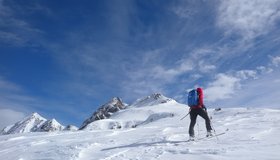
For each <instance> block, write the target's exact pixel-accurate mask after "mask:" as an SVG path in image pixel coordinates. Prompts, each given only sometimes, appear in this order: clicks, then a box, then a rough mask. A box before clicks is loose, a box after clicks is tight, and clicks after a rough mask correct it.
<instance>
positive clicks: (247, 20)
mask: <svg viewBox="0 0 280 160" xmlns="http://www.w3.org/2000/svg"><path fill="white" fill-rule="evenodd" d="M279 6H280V2H279V1H278V0H267V1H262V0H249V1H244V0H229V1H221V2H220V6H219V8H218V19H217V25H218V26H219V27H220V28H223V29H225V31H226V32H227V34H236V35H239V36H241V37H243V38H244V39H252V38H255V37H257V36H259V35H262V34H266V33H268V32H269V31H270V29H272V28H273V27H275V23H276V22H277V21H278V20H279V18H280V11H279Z"/></svg>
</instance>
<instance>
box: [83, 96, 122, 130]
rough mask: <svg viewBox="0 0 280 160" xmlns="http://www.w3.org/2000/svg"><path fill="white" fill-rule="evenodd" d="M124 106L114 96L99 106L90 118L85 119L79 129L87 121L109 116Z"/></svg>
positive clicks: (84, 125) (86, 123) (87, 122)
mask: <svg viewBox="0 0 280 160" xmlns="http://www.w3.org/2000/svg"><path fill="white" fill-rule="evenodd" d="M125 108H126V105H125V104H124V103H123V102H122V100H121V99H120V98H119V97H115V98H113V99H112V100H111V101H109V102H108V103H106V104H104V105H102V106H101V107H99V108H98V110H97V111H95V112H94V113H93V115H92V116H91V117H90V118H88V119H86V120H85V121H84V122H83V124H82V126H81V127H80V130H81V129H84V128H85V127H86V126H87V125H88V124H89V123H91V122H93V121H97V120H101V119H106V118H109V117H110V116H111V115H112V114H114V113H115V112H118V111H120V110H122V109H125Z"/></svg>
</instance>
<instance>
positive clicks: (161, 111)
mask: <svg viewBox="0 0 280 160" xmlns="http://www.w3.org/2000/svg"><path fill="white" fill-rule="evenodd" d="M174 105H175V107H173V108H172V107H171V106H174ZM178 106H180V107H181V108H178ZM182 108H185V105H183V104H179V103H177V102H176V101H175V100H172V99H170V98H167V97H165V96H163V95H161V94H152V95H151V96H148V97H145V98H142V99H139V100H137V101H136V102H134V103H133V104H132V105H131V106H128V107H127V108H126V109H124V110H121V111H119V112H116V113H115V114H114V115H112V116H111V117H110V118H109V119H102V120H99V121H93V122H91V123H89V124H88V125H87V126H85V127H84V128H83V129H84V130H108V129H126V128H136V127H141V126H145V125H150V124H152V123H156V122H157V121H159V120H161V119H169V118H172V117H174V115H178V114H179V113H180V112H179V111H180V110H182Z"/></svg>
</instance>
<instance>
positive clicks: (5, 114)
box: [0, 109, 25, 130]
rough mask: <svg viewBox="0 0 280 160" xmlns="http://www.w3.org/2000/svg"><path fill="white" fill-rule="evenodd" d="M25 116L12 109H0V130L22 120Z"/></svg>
mask: <svg viewBox="0 0 280 160" xmlns="http://www.w3.org/2000/svg"><path fill="white" fill-rule="evenodd" d="M24 117H25V114H24V113H22V112H18V111H15V110H12V109H0V130H1V129H3V128H4V127H6V126H8V125H11V124H14V123H15V122H17V121H20V120H22V119H23V118H24Z"/></svg>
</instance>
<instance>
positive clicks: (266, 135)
mask: <svg viewBox="0 0 280 160" xmlns="http://www.w3.org/2000/svg"><path fill="white" fill-rule="evenodd" d="M187 112H188V107H187V106H186V105H183V104H179V103H177V102H175V101H170V102H168V103H164V104H158V105H153V106H143V107H133V106H131V107H129V108H128V109H125V110H122V111H120V112H118V113H116V114H114V115H113V116H112V117H110V119H104V120H100V121H95V122H93V123H92V124H90V125H89V126H87V128H86V129H85V130H82V131H60V132H51V133H21V134H14V135H3V136H0V159H1V160H51V159H56V160H156V159H160V160H179V159H182V160H186V159H187V160H205V159H207V160H210V159H215V160H223V159H226V160H236V159H238V160H279V159H280V123H279V121H280V110H279V109H263V108H222V110H221V111H214V109H208V113H209V116H211V117H212V123H213V127H214V129H215V131H216V133H217V134H218V133H221V132H226V134H224V135H221V136H218V137H213V138H209V139H203V140H196V141H193V142H186V140H188V138H189V137H188V126H189V122H190V120H189V117H187V118H185V119H183V120H180V119H181V118H182V117H183V116H184V115H186V114H187ZM226 130H227V131H226ZM195 132H196V137H205V134H206V131H205V124H204V120H203V119H202V118H200V117H198V119H197V125H196V126H195Z"/></svg>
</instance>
